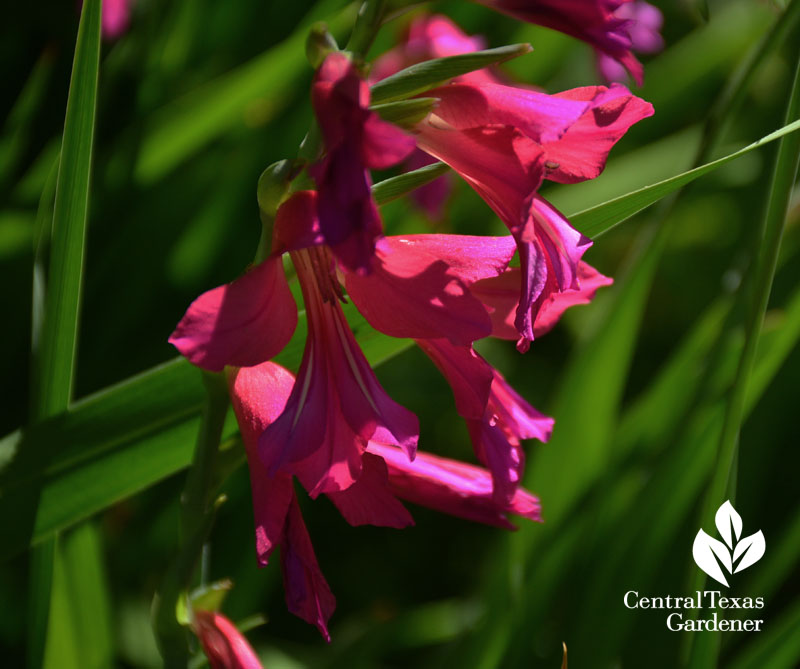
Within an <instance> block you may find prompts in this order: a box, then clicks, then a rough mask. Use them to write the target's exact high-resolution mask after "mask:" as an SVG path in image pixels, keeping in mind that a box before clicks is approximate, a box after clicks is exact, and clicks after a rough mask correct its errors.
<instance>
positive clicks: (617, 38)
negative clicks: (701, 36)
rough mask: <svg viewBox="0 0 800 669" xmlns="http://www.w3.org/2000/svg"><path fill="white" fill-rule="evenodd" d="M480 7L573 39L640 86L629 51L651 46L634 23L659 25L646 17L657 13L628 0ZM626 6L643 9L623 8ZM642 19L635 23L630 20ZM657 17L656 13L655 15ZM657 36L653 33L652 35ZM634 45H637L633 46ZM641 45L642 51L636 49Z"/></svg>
mask: <svg viewBox="0 0 800 669" xmlns="http://www.w3.org/2000/svg"><path fill="white" fill-rule="evenodd" d="M478 1H479V2H481V3H482V4H484V5H486V6H488V7H491V8H493V9H496V10H498V11H500V12H503V13H504V14H508V15H509V16H512V17H513V18H515V19H519V20H521V21H527V22H528V23H536V24H538V25H540V26H545V27H546V28H552V29H553V30H558V31H559V32H562V33H565V34H567V35H571V36H572V37H576V38H578V39H579V40H582V41H584V42H586V43H588V44H590V45H591V46H593V47H594V48H595V50H596V51H597V52H598V54H602V55H605V56H606V57H608V58H609V59H612V60H613V61H615V62H616V63H619V64H620V65H621V66H623V67H624V68H625V69H626V70H628V72H630V73H631V76H633V78H634V79H635V80H636V83H637V84H639V85H640V86H641V84H642V78H643V68H642V64H641V63H640V62H639V61H638V60H636V57H635V56H634V55H633V53H632V50H639V51H646V49H647V46H648V45H649V44H652V41H653V40H652V38H651V39H650V40H643V39H642V38H641V37H640V35H639V32H638V27H637V23H638V22H643V23H645V24H646V25H647V26H648V27H649V28H650V29H652V28H654V27H655V30H656V31H657V29H658V27H660V23H659V24H658V25H657V26H656V22H655V21H653V20H652V19H651V18H649V17H648V16H647V13H652V10H655V12H658V10H657V9H655V8H654V7H652V6H651V5H648V4H647V3H644V2H641V3H638V2H632V1H631V0H478ZM629 4H635V5H646V7H634V8H627V7H626V6H627V5H629ZM639 14H642V15H644V16H643V18H642V19H640V20H639V21H637V20H636V19H635V18H633V17H638V15H639ZM659 14H660V13H659ZM656 34H657V33H656ZM637 42H638V44H637ZM642 45H644V47H645V48H644V49H642V48H637V46H639V47H641V46H642Z"/></svg>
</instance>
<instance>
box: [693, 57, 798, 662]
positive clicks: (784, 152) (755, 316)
mask: <svg viewBox="0 0 800 669" xmlns="http://www.w3.org/2000/svg"><path fill="white" fill-rule="evenodd" d="M798 116H800V60H798V64H797V68H796V71H795V79H794V84H793V86H792V93H791V96H790V99H789V104H788V106H787V111H786V119H787V123H791V122H792V121H794V120H795V119H797V118H798ZM799 158H800V137H798V135H797V134H796V133H795V134H791V135H788V136H786V137H784V138H783V139H781V142H780V145H779V148H778V154H777V157H776V160H775V165H774V169H773V173H772V181H771V184H770V189H769V198H768V200H767V206H766V211H765V214H764V218H763V220H762V224H761V234H760V235H759V237H760V239H761V245H760V253H759V255H758V257H757V258H756V259H755V262H754V263H753V265H752V266H751V271H750V274H749V276H748V279H749V280H748V281H747V283H748V285H749V287H750V288H751V290H750V291H748V290H747V289H745V287H744V286H743V290H742V293H741V295H742V296H743V299H750V300H752V301H750V302H749V304H748V305H747V307H746V308H747V311H746V320H745V325H744V346H743V349H742V353H741V356H740V358H739V363H738V366H737V369H736V376H735V378H734V381H733V385H732V387H731V389H730V392H729V395H728V398H727V403H726V407H725V419H724V423H723V428H722V434H721V435H720V440H719V444H718V447H717V458H716V463H715V467H714V475H713V477H712V480H711V484H710V486H709V488H708V490H707V493H706V498H705V501H704V504H703V513H702V516H701V523H702V526H704V527H706V526H711V525H713V519H714V512H715V510H716V509H717V507H718V506H719V505H720V504H721V503H722V502H724V501H725V499H727V498H728V497H729V496H731V495H732V494H733V490H734V489H735V480H734V474H735V467H734V463H735V462H736V460H737V458H738V452H737V451H738V449H737V446H738V441H739V431H740V428H741V424H742V419H743V416H744V406H745V401H746V399H747V388H748V382H749V379H750V374H751V372H752V368H753V363H754V361H755V357H756V352H757V350H758V340H759V337H760V335H761V328H762V325H763V322H764V315H765V313H766V310H767V304H768V302H769V296H770V292H771V290H772V282H773V279H774V276H775V268H776V266H777V262H778V254H779V251H780V245H781V239H782V237H783V230H784V226H785V222H786V215H787V212H788V209H789V201H790V198H791V193H792V188H793V186H794V182H795V177H796V175H797V167H798V159H799ZM705 582H706V576H705V574H704V573H703V572H702V571H700V570H697V571H696V572H695V577H694V579H693V583H692V586H691V587H690V591H694V590H701V589H703V588H704V587H705ZM716 645H718V644H714V643H710V642H709V643H700V642H696V643H695V644H693V647H692V649H691V654H690V658H689V666H690V667H704V666H707V665H708V662H709V661H711V660H712V659H714V658H715V657H716V651H717V648H716V647H715V646H716Z"/></svg>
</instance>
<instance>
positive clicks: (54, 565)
mask: <svg viewBox="0 0 800 669" xmlns="http://www.w3.org/2000/svg"><path fill="white" fill-rule="evenodd" d="M101 8H102V3H101V0H87V2H85V3H84V6H83V9H82V11H81V20H80V24H79V27H78V38H77V42H76V45H75V58H74V61H73V67H72V77H71V80H70V87H69V95H68V97H67V111H66V116H65V120H64V134H63V137H62V141H61V157H60V161H59V169H58V181H57V184H56V195H55V203H54V206H53V227H52V234H51V243H50V248H51V253H50V268H49V275H48V279H47V289H46V295H45V304H44V319H43V321H42V326H41V340H40V342H39V343H40V348H39V349H38V350H37V351H36V353H37V355H36V356H35V357H34V359H33V370H32V382H31V387H32V393H33V395H32V397H33V401H32V418H33V420H34V421H36V420H39V419H41V418H45V417H49V416H53V415H56V414H57V413H59V412H62V411H65V410H66V409H67V408H68V407H69V403H70V400H71V399H72V385H73V374H74V368H75V350H76V339H77V330H78V312H79V306H80V293H81V281H82V276H83V252H84V244H85V239H86V219H87V212H88V205H89V175H90V172H91V159H92V143H93V139H94V117H95V110H96V105H97V80H98V70H99V65H100V20H101ZM23 455H24V458H25V459H30V458H36V459H40V460H42V461H44V462H46V461H47V460H46V458H47V455H46V453H44V452H42V450H40V449H36V448H33V447H31V446H30V445H27V448H26V451H25V453H24V454H23ZM39 481H40V479H39ZM39 481H37V483H38V482H39ZM25 496H26V497H27V502H28V504H27V508H29V509H35V508H36V506H38V504H37V502H38V499H39V486H38V485H34V486H32V487H31V488H29V489H28V490H27V491H26V492H25ZM29 514H31V515H30V516H29V517H32V512H29ZM24 520H25V518H24V516H20V517H19V518H17V522H16V523H15V524H14V527H16V528H19V530H18V531H19V532H22V533H26V534H27V533H29V532H30V531H31V529H32V528H31V525H30V523H25V522H24ZM56 542H57V540H56V538H52V539H50V540H49V542H48V543H49V544H52V545H45V546H42V547H40V548H38V549H36V551H35V552H34V555H33V556H32V559H31V567H32V569H31V574H30V576H29V578H30V592H31V598H30V604H29V634H28V662H29V666H30V667H32V668H34V669H38V668H39V667H40V666H41V664H42V662H43V660H44V661H47V659H48V656H52V653H55V654H56V655H55V656H59V655H61V654H62V653H61V652H60V651H59V649H58V648H57V647H56V646H54V644H59V643H61V642H62V641H63V643H64V644H65V652H64V653H63V654H64V656H65V658H66V656H67V654H68V652H67V651H68V647H69V645H70V643H69V642H67V641H66V638H65V637H61V636H59V635H58V634H56V635H54V636H53V637H51V635H50V627H51V626H50V624H49V614H48V612H49V609H50V606H51V592H50V589H45V588H43V587H42V585H43V584H46V583H52V582H53V581H52V580H51V579H53V578H54V577H53V574H54V571H55V573H56V574H58V573H59V571H60V570H61V569H62V568H63V565H62V564H61V561H60V560H59V551H58V546H57V543H56ZM57 578H58V577H57V576H56V577H55V580H57ZM59 593H60V590H53V595H54V597H56V598H57V597H58V596H59ZM59 601H60V600H59V599H55V600H54V602H55V603H58V602H59ZM53 625H54V626H55V627H54V629H58V619H56V620H54V621H53ZM51 638H52V639H54V641H53V643H51V641H50V639H51Z"/></svg>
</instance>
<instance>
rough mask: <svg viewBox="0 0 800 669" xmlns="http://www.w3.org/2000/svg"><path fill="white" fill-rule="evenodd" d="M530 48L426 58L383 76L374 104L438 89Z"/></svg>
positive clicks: (374, 91) (515, 46) (375, 88)
mask: <svg viewBox="0 0 800 669" xmlns="http://www.w3.org/2000/svg"><path fill="white" fill-rule="evenodd" d="M531 51H532V48H531V45H530V44H511V45H509V46H501V47H498V48H496V49H486V50H485V51H473V52H472V53H464V54H460V55H458V56H448V57H447V58H435V59H433V60H426V61H425V62H423V63H417V64H416V65H411V66H410V67H407V68H406V69H404V70H400V71H399V72H397V73H395V74H393V75H392V76H390V77H386V79H381V81H379V82H378V83H377V84H375V85H374V86H373V87H372V96H371V99H372V102H373V104H379V103H381V102H391V101H392V100H402V99H403V98H410V97H412V96H414V95H417V94H418V93H422V92H423V91H427V90H430V89H431V88H436V87H437V86H439V85H440V84H443V83H445V82H446V81H448V80H449V79H452V78H453V77H459V76H461V75H462V74H467V72H473V71H475V70H482V69H483V68H484V67H488V66H489V65H496V64H497V63H502V62H504V61H507V60H511V59H512V58H516V57H518V56H523V55H525V54H526V53H530V52H531Z"/></svg>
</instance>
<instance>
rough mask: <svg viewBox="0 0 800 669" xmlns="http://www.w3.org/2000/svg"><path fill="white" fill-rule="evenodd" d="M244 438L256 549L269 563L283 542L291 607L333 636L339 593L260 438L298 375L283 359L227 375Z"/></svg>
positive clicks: (291, 491) (291, 490)
mask: <svg viewBox="0 0 800 669" xmlns="http://www.w3.org/2000/svg"><path fill="white" fill-rule="evenodd" d="M228 385H229V388H230V395H231V402H232V404H233V409H234V412H235V413H236V419H237V421H238V423H239V429H240V431H241V434H242V441H243V442H244V445H245V450H246V452H247V464H248V468H249V470H250V485H251V488H252V495H253V513H254V515H255V529H256V554H257V557H258V562H259V565H261V566H262V567H263V566H266V565H267V562H268V559H269V557H270V555H271V554H272V551H274V550H275V548H276V547H277V546H278V545H281V546H282V547H283V550H282V551H281V565H282V571H283V583H284V587H285V589H286V604H287V607H288V609H289V610H290V611H291V612H292V613H294V614H295V615H297V616H299V617H300V618H302V619H303V620H305V621H306V622H309V623H311V624H312V625H316V626H317V628H318V629H319V631H320V633H321V634H322V636H324V637H325V638H326V639H327V640H328V641H330V635H329V634H328V627H327V624H328V619H329V618H330V616H331V614H332V613H333V610H334V609H335V608H336V599H335V598H334V596H333V594H332V593H331V590H330V588H329V587H328V583H327V582H326V581H325V577H324V576H323V575H322V571H321V570H320V568H319V564H318V563H317V558H316V556H315V555H314V549H313V547H312V545H311V539H310V538H309V536H308V531H307V530H306V526H305V523H304V522H303V517H302V515H301V513H300V507H299V505H298V503H297V498H296V496H295V492H294V486H293V484H292V477H291V475H289V474H286V473H283V472H280V473H278V474H277V475H275V476H273V477H271V476H269V474H268V472H267V468H266V466H265V465H264V464H263V463H262V462H261V458H260V457H259V454H258V439H259V437H260V435H261V434H262V433H263V432H264V430H266V429H267V428H268V427H269V426H270V425H271V424H272V423H273V422H274V421H275V420H276V418H277V417H278V416H280V415H281V413H282V412H283V410H284V407H285V406H286V400H287V398H288V397H289V393H290V392H291V389H292V386H293V385H294V377H293V376H292V375H291V374H290V373H289V372H288V371H286V370H285V369H284V368H283V367H281V366H280V365H276V364H275V363H272V362H265V363H263V364H261V365H258V366H257V367H248V368H245V369H240V370H234V371H233V372H232V373H231V374H230V375H229V376H228Z"/></svg>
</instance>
